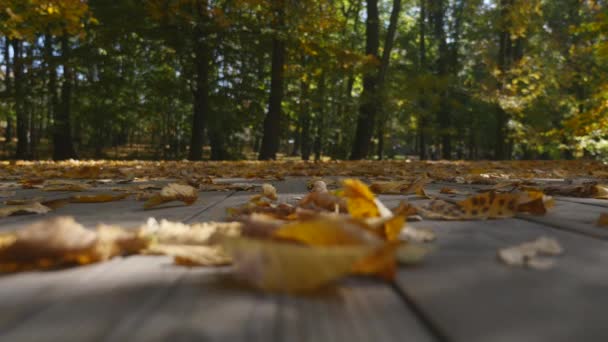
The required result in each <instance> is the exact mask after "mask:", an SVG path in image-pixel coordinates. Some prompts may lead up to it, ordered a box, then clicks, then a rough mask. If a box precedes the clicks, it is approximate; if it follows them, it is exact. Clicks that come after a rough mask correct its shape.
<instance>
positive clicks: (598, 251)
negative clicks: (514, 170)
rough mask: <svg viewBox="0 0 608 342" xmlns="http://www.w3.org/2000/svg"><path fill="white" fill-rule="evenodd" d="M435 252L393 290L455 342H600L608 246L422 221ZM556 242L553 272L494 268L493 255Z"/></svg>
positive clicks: (518, 230) (509, 225) (565, 236)
mask: <svg viewBox="0 0 608 342" xmlns="http://www.w3.org/2000/svg"><path fill="white" fill-rule="evenodd" d="M414 225H415V226H425V227H429V226H430V227H432V228H433V229H434V230H435V231H436V232H437V233H438V240H437V250H436V252H435V253H434V254H432V255H431V256H430V257H429V259H428V260H427V261H426V262H425V263H424V264H423V265H420V266H419V267H413V268H410V269H402V270H401V271H400V272H399V274H398V280H397V285H398V288H399V289H401V291H403V294H404V296H405V297H408V298H410V299H411V300H412V301H413V302H414V303H415V304H416V306H417V307H418V308H419V309H420V311H421V312H422V313H423V314H424V316H425V318H426V319H427V320H428V321H429V322H431V324H433V325H434V326H435V328H436V329H437V330H438V331H441V332H442V333H443V334H445V335H447V336H448V338H449V340H453V341H467V342H470V341H484V342H486V341H531V340H534V341H606V340H607V339H608V330H606V329H605V322H604V321H605V320H604V319H603V318H602V314H603V311H604V308H605V307H606V306H608V297H607V296H605V292H606V289H608V274H607V273H606V272H605V265H606V263H608V253H607V252H606V251H607V250H608V243H607V242H605V241H602V240H598V239H593V238H589V237H585V236H581V235H577V234H572V233H569V232H564V231H559V230H555V229H551V228H550V227H547V226H544V225H539V224H534V223H531V222H526V221H522V220H518V219H506V220H493V221H485V222H484V221H461V222H453V221H452V222H438V221H424V222H419V223H415V224H414ZM541 235H546V236H552V237H555V238H557V239H558V240H559V241H560V243H561V244H562V245H563V247H564V248H565V251H566V252H565V255H563V256H562V257H559V258H558V260H557V265H556V267H555V268H554V269H551V270H548V271H532V270H526V269H519V268H512V267H507V266H505V265H502V264H501V263H499V262H498V261H497V258H496V252H497V250H498V249H499V248H502V247H507V246H510V245H514V244H518V243H521V242H524V241H529V240H531V239H535V238H537V237H539V236H541Z"/></svg>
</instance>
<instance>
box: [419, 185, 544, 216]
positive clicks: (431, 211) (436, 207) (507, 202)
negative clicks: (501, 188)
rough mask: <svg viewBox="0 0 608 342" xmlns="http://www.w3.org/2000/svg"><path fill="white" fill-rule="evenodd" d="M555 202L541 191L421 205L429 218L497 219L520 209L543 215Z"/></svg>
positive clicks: (482, 196) (439, 201)
mask: <svg viewBox="0 0 608 342" xmlns="http://www.w3.org/2000/svg"><path fill="white" fill-rule="evenodd" d="M552 205H553V199H552V198H551V197H549V196H545V195H544V194H543V193H542V192H536V191H528V192H520V193H496V192H494V191H490V192H484V193H481V194H478V195H474V196H470V197H468V198H466V199H464V200H462V201H460V202H456V203H452V202H446V201H444V200H433V201H431V202H430V203H428V204H427V205H425V206H423V207H420V208H418V211H419V212H420V213H421V214H423V215H424V216H426V217H428V218H434V219H445V220H476V219H498V218H508V217H513V216H515V214H516V213H518V212H528V213H532V214H537V215H542V214H544V213H545V212H546V211H547V208H548V207H551V206H552Z"/></svg>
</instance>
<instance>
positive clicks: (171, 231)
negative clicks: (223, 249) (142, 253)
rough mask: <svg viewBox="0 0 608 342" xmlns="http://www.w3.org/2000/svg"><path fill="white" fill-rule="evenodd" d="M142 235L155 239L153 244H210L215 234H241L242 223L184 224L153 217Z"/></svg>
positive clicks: (144, 227) (142, 228) (143, 228)
mask: <svg viewBox="0 0 608 342" xmlns="http://www.w3.org/2000/svg"><path fill="white" fill-rule="evenodd" d="M140 229H141V234H142V236H145V237H146V238H148V239H150V240H152V241H153V244H168V245H210V244H211V243H212V241H211V239H212V238H213V236H214V235H216V234H220V235H222V236H239V235H241V229H242V223H240V222H203V223H195V224H191V225H190V224H184V223H181V222H172V221H167V220H161V221H160V223H159V222H157V221H156V220H155V219H153V218H149V219H148V222H147V223H146V224H145V225H143V226H142V227H141V228H140Z"/></svg>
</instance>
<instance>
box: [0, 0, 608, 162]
mask: <svg viewBox="0 0 608 342" xmlns="http://www.w3.org/2000/svg"><path fill="white" fill-rule="evenodd" d="M607 9H608V4H607V3H606V1H603V0H589V1H580V0H567V1H559V2H558V1H545V0H489V1H481V0H365V1H364V0H340V1H328V0H305V1H294V0H153V1H143V0H127V1H108V0H89V1H84V0H26V1H21V0H19V1H17V0H0V134H1V135H2V138H1V139H0V144H1V145H2V149H1V151H0V152H1V154H0V156H1V157H2V158H18V159H44V158H54V159H69V158H139V159H141V158H148V159H152V158H154V159H183V158H188V159H191V160H200V159H214V160H225V159H242V158H248V159H264V160H266V159H275V158H283V157H289V156H293V157H297V158H302V159H305V160H309V159H312V158H314V159H321V158H332V159H368V158H369V159H382V158H413V157H417V158H421V159H438V158H445V159H514V158H517V159H534V158H546V159H550V158H552V159H558V158H583V157H585V158H599V159H608V141H607V139H608V77H606V76H607V75H608V38H607V32H608V10H607Z"/></svg>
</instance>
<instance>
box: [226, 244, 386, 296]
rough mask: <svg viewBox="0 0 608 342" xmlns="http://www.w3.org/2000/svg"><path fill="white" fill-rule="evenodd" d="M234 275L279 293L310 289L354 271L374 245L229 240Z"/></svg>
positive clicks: (227, 247)
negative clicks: (314, 244)
mask: <svg viewBox="0 0 608 342" xmlns="http://www.w3.org/2000/svg"><path fill="white" fill-rule="evenodd" d="M224 246H225V248H226V250H227V251H228V252H229V253H230V255H231V256H232V259H233V263H234V274H235V275H236V276H237V278H240V279H242V280H244V281H246V282H248V283H250V284H252V285H253V286H255V287H257V288H259V289H262V290H266V291H278V292H300V291H310V290H315V289H318V288H319V287H322V286H325V285H327V284H329V283H331V282H334V281H336V280H338V279H340V278H341V277H343V276H345V275H347V274H349V273H351V271H352V269H353V267H354V265H355V263H356V262H358V261H359V260H362V259H363V258H365V257H366V256H368V255H370V254H371V253H372V252H373V251H374V250H375V248H374V247H372V246H365V245H358V246H332V247H319V246H302V245H297V244H290V243H281V242H276V241H272V240H256V239H247V238H233V239H226V240H225V242H224Z"/></svg>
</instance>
